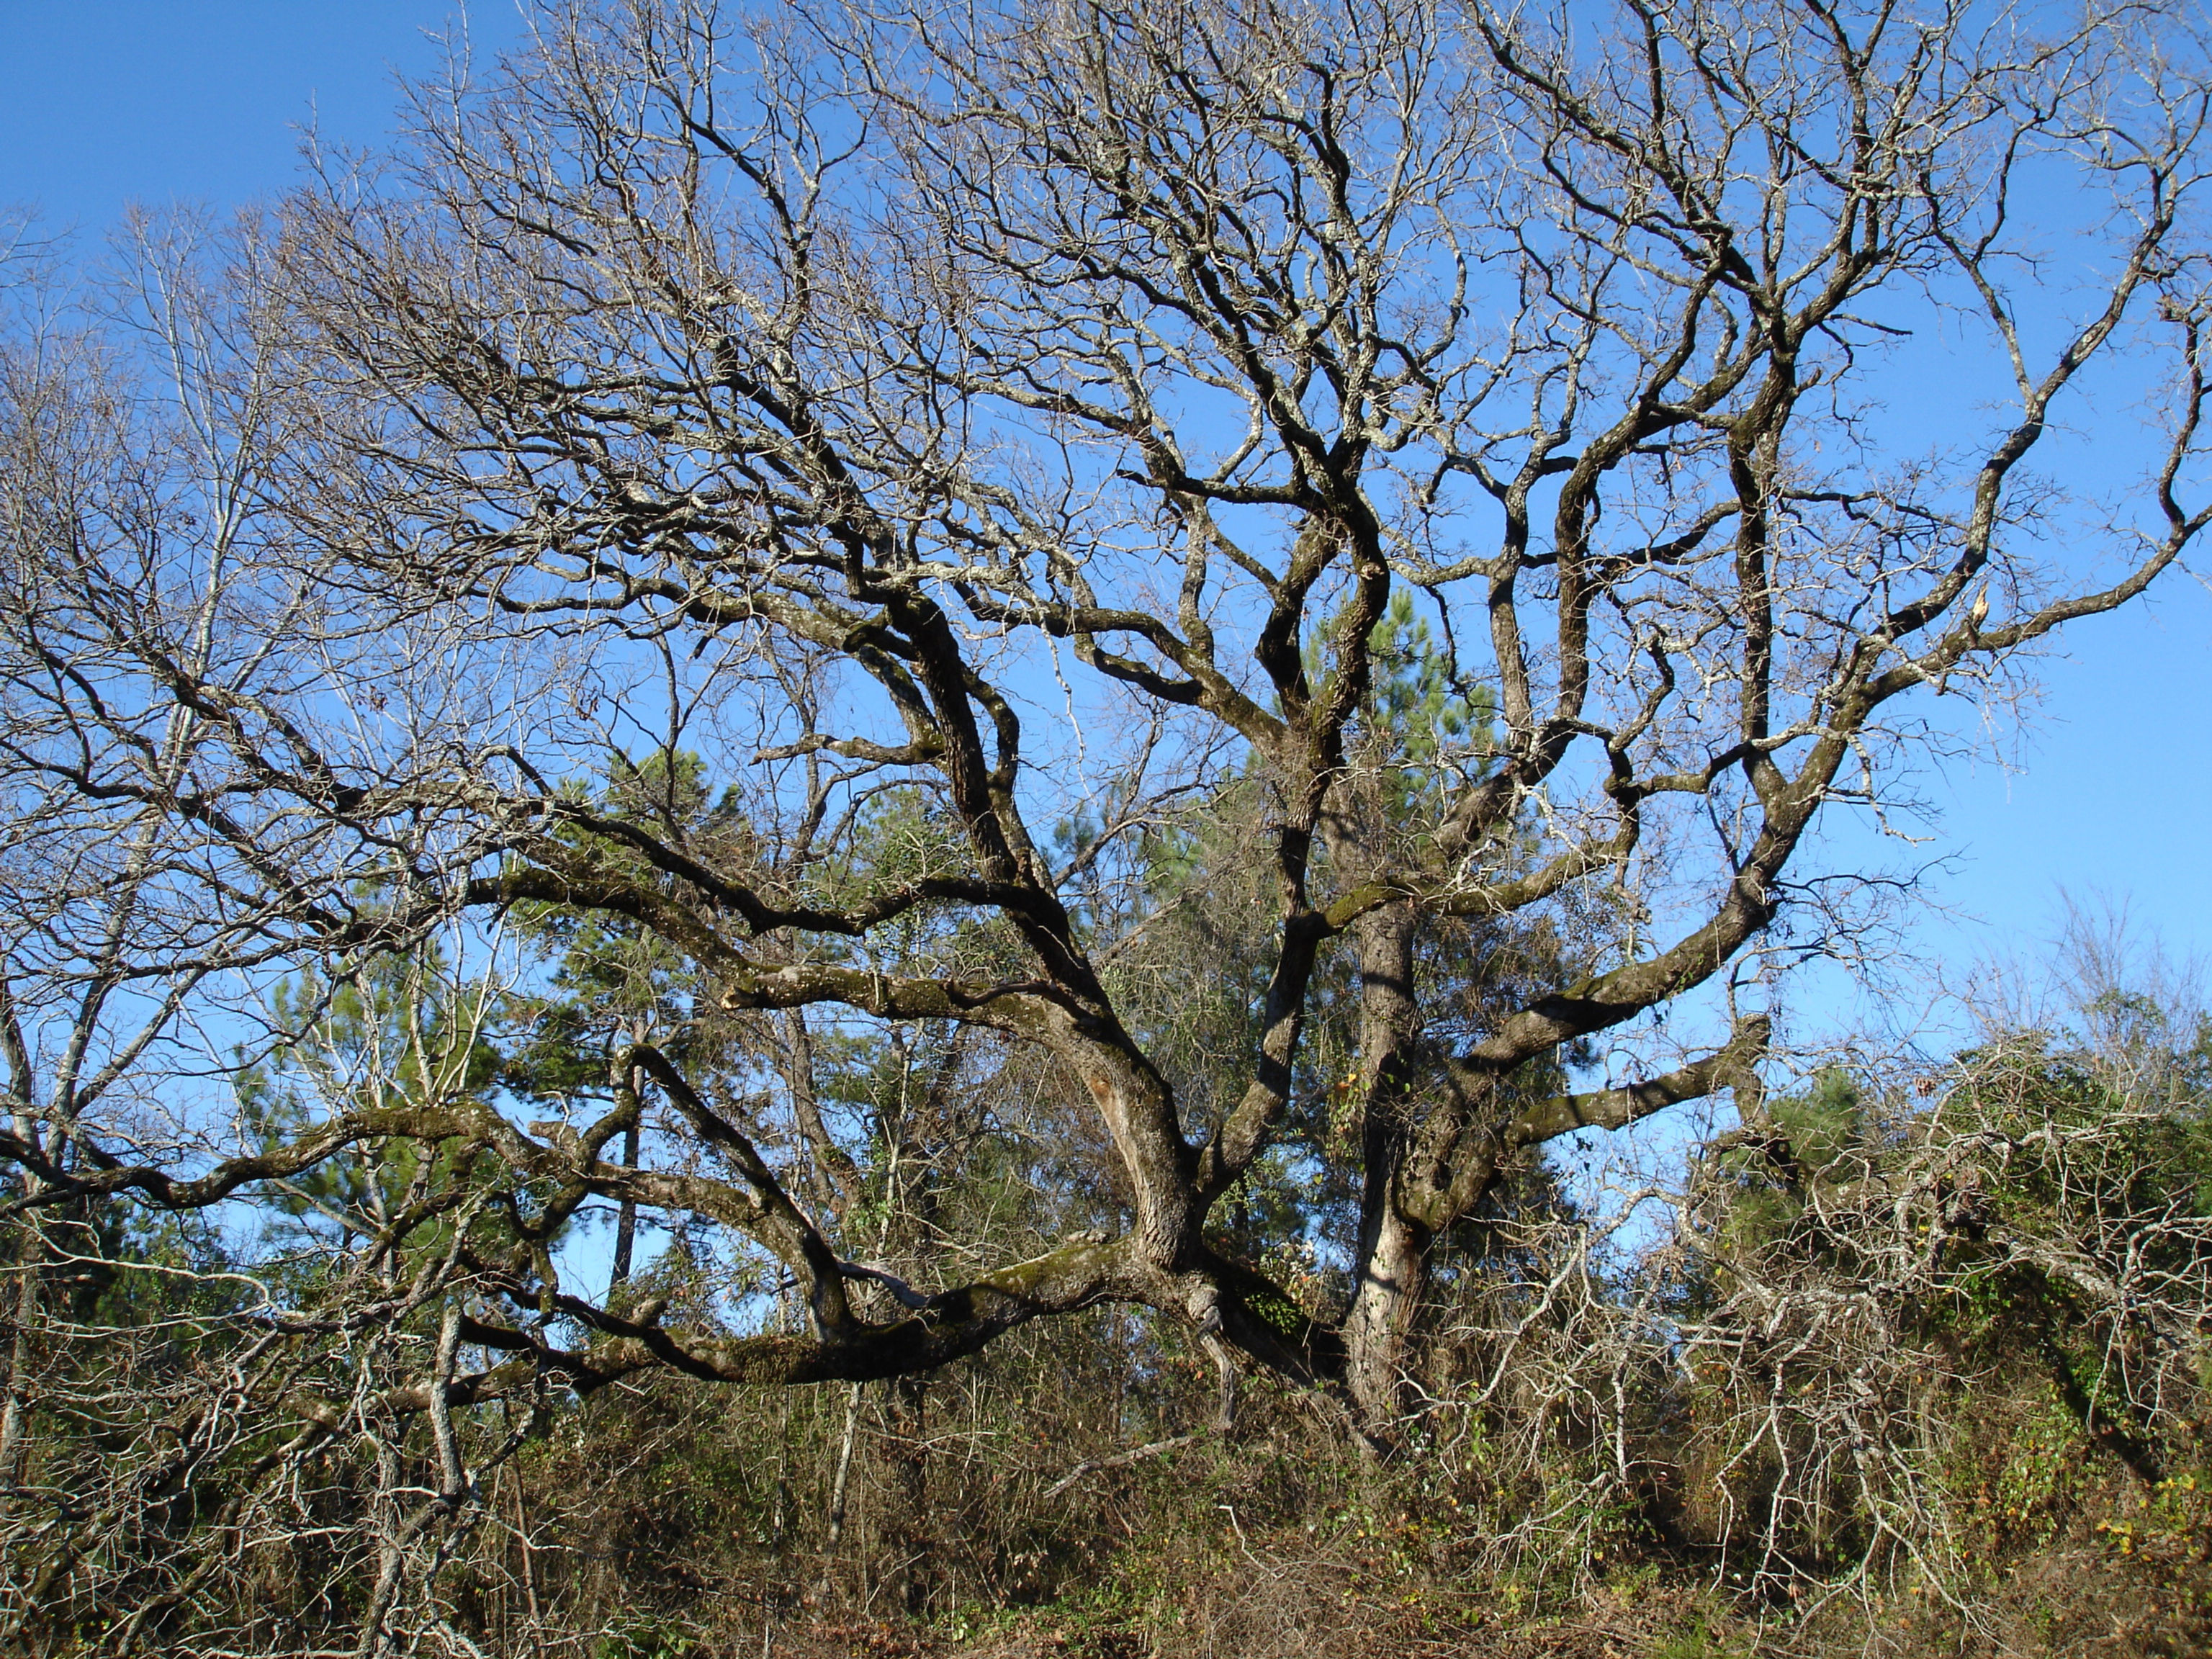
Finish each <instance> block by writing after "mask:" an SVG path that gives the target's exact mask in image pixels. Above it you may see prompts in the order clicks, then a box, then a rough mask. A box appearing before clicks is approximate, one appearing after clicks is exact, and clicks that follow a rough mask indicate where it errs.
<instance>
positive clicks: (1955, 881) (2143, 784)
mask: <svg viewBox="0 0 2212 1659" xmlns="http://www.w3.org/2000/svg"><path fill="white" fill-rule="evenodd" d="M456 15H457V11H456V9H455V8H453V7H450V6H448V5H447V4H444V3H440V0H158V3H155V0H75V3H69V4H56V3H53V0H0V71H3V72H4V77H5V78H4V85H5V87H6V94H5V96H4V97H0V204H15V205H24V206H35V207H37V208H39V209H40V210H42V211H43V215H44V216H45V218H46V221H47V222H49V223H50V224H54V225H58V226H70V225H74V226H75V227H76V228H78V229H79V230H80V231H81V232H82V233H83V234H85V235H86V236H87V238H88V239H89V240H97V238H98V236H99V234H100V232H101V230H102V229H103V228H105V227H106V225H108V224H109V223H111V222H112V221H113V219H114V218H115V216H116V215H117V214H118V212H119V211H120V210H121V209H122V208H123V207H124V206H125V204H127V203H129V202H131V201H133V200H137V201H143V202H146V203H149V204H167V203H171V202H177V201H185V202H197V203H204V204H209V205H211V206H214V207H216V208H222V207H224V206H227V205H230V204H237V203H240V202H243V201H246V200H249V199H252V197H257V196H260V195H265V194H268V193H270V192H273V191H278V190H281V189H282V188H283V186H284V185H285V183H286V181H287V179H289V176H290V174H291V173H292V170H293V168H294V167H295V163H296V156H297V150H298V147H299V143H300V140H301V131H300V130H301V128H303V127H304V126H306V125H307V124H309V123H310V122H313V123H315V124H317V125H319V128H320V130H321V131H323V132H324V133H325V135H327V136H328V137H331V138H332V139H334V140H337V141H341V142H349V143H365V142H369V141H373V140H374V138H376V137H378V135H379V134H380V132H382V131H384V130H385V127H386V119H387V115H388V112H389V110H390V108H391V105H392V88H391V76H392V71H393V70H395V69H398V70H404V71H408V72H411V73H422V72H426V71H428V70H430V69H431V68H432V67H433V66H434V65H435V64H436V62H437V61H438V50H437V48H436V47H435V46H434V45H433V44H432V43H431V42H429V41H428V40H426V39H425V32H426V31H431V32H436V31H442V30H444V29H446V28H447V27H448V26H449V22H450V21H452V20H453V18H454V17H455V16H456ZM470 27H471V33H472V35H473V38H474V40H475V41H476V42H477V45H478V46H479V47H480V48H483V47H485V46H492V47H496V46H498V45H499V44H500V43H501V42H503V41H506V40H511V39H512V38H513V35H514V33H515V32H516V28H517V23H516V17H515V13H514V10H513V6H512V4H511V0H483V3H480V4H479V5H478V6H477V8H476V9H475V11H474V14H473V15H472V16H471V20H470ZM2204 562H2205V564H2206V566H2207V568H2212V551H2208V553H2207V555H2206V556H2205V559H2204ZM2062 648H2063V649H2064V650H2065V651H2066V652H2067V653H2068V656H2067V659H2063V660H2058V661H2054V662H2051V663H2050V664H2048V665H2046V671H2045V679H2046V683H2047V684H2048V687H2049V693H2050V695H2049V696H2048V698H2047V700H2046V703H2045V714H2044V715H2043V716H2042V718H2041V719H2040V720H2039V722H2038V724H2037V725H2036V726H2035V727H2034V728H2033V730H2032V731H2031V732H2029V734H2028V735H2027V738H2025V740H2024V741H2020V742H2017V743H2015V742H2013V741H2012V740H2011V739H2010V738H2008V739H2007V742H2006V747H2007V749H2008V750H2010V751H2012V752H2014V753H2015V755H2016V757H2017V759H2018V760H2019V762H2020V763H2021V767H2022V769H2021V770H2020V771H2018V772H2016V773H2013V774H2010V775H2008V774H2007V773H2006V772H2005V771H2004V770H2003V769H2001V768H2000V767H1998V766H1996V765H1995V764H1993V763H1990V762H1987V761H1984V762H1981V763H1975V764H1971V765H1970V764H1966V763H1959V764H1957V765H1955V766H1954V767H1953V768H1952V769H1950V771H1949V772H1948V775H1944V776H1942V777H1939V778H1936V779H1934V780H1932V781H1931V785H1930V790H1929V793H1930V794H1931V796H1932V798H1933V799H1935V800H1936V802H1937V803H1938V804H1940V805H1942V806H1943V807H1944V809H1945V811H1946V815H1947V816H1946V821H1945V823H1944V824H1943V826H1942V831H1941V836H1940V841H1939V843H1938V845H1939V846H1941V847H1942V848H1946V849H1948V850H1950V851H1952V852H1954V853H1955V854H1957V855H1958V862H1957V865H1956V867H1955V868H1954V870H1953V871H1952V872H1949V873H1948V874H1946V875H1944V876H1942V877H1940V878H1938V879H1937V881H1936V884H1935V892H1936V896H1938V897H1939V898H1940V899H1941V900H1942V902H1944V903H1945V904H1946V905H1948V907H1950V909H1951V911H1952V912H1953V913H1954V914H1953V915H1948V916H1947V915H1932V914H1931V915H1927V916H1925V917H1924V918H1923V919H1922V920H1921V921H1919V922H1918V923H1917V925H1916V927H1915V930H1914V932H1915V943H1916V945H1917V948H1918V949H1919V950H1921V951H1925V952H1927V953H1929V955H1930V956H1932V957H1937V958H1940V959H1942V961H1944V962H1945V963H1948V964H1949V965H1950V966H1951V967H1952V968H1953V969H1954V970H1963V969H1965V968H1966V964H1968V963H1971V962H1972V960H1973V959H1974V958H1975V957H1978V956H1979V955H1981V954H1983V953H1984V952H1986V951H2004V950H2007V949H2011V948H2018V947H2021V946H2024V945H2027V944H2028V943H2030V942H2031V941H2032V940H2033V939H2036V938H2038V937H2040V936H2045V935H2047V934H2049V933H2051V932H2052V931H2053V929H2054V928H2055V926H2056V919H2057V893H2058V890H2059V888H2060V887H2061V885H2062V884H2063V885H2065V886H2067V887H2070V888H2072V889H2073V890H2075V891H2077V892H2080V893H2089V892H2093V891H2094V892H2102V893H2105V894H2107V895H2109V896H2112V897H2113V898H2114V899H2116V900H2119V901H2122V902H2129V903H2130V904H2131V906H2132V908H2133V910H2134V912H2135V915H2136V918H2137V919H2138V920H2139V921H2142V922H2143V923H2145V924H2147V925H2148V926H2151V927H2156V928H2157V929H2159V930H2160V931H2161V932H2162V933H2164V935H2165V937H2166V941H2167V943H2168V945H2170V946H2172V947H2173V948H2175V949H2177V950H2179V951H2200V950H2201V951H2212V867H2208V860H2207V856H2206V851H2207V849H2206V808H2207V806H2208V804H2212V721H2208V718H2207V716H2208V714H2212V595H2208V594H2207V592H2206V591H2205V589H2204V588H2203V586H2201V585H2199V584H2198V583H2197V581H2196V580H2194V578H2192V577H2191V576H2188V575H2185V574H2183V575H2178V576H2175V577H2172V578H2171V579H2169V580H2168V582H2167V584H2166V586H2165V587H2164V588H2163V590H2162V592H2161V597H2160V599H2159V600H2158V602H2157V603H2156V604H2155V605H2153V606H2151V607H2149V608H2148V609H2143V610H2139V611H2136V612H2134V613H2132V614H2130V615H2126V616H2123V617H2107V618H2101V619H2098V620H2095V621H2092V622H2090V623H2085V624H2082V625H2081V626H2080V627H2079V628H2078V629H2076V631H2075V633H2074V635H2072V636H2071V637H2070V639H2069V641H2068V643H2067V644H2066V645H2065V646H2064V647H2062ZM1951 707H1952V708H1953V709H1954V711H1956V713H1958V714H1964V713H1965V712H1966V710H1965V708H1964V706H1963V705H1962V704H1960V703H1959V702H1957V701H1956V700H1951ZM1856 841H1857V836H1855V835H1854V834H1853V833H1851V832H1848V831H1847V832H1845V833H1843V834H1841V835H1839V836H1836V837H1835V838H1834V842H1835V845H1836V847H1837V850H1838V851H1846V850H1847V849H1849V848H1851V847H1852V845H1853V844H1854V843H1855V842H1856Z"/></svg>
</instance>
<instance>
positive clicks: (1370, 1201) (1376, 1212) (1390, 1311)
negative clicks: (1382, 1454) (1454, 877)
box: [1344, 905, 1430, 1445]
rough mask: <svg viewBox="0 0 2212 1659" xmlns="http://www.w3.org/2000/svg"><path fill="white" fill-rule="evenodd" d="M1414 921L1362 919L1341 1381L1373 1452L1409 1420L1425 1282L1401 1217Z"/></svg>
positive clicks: (1398, 912) (1404, 911)
mask: <svg viewBox="0 0 2212 1659" xmlns="http://www.w3.org/2000/svg"><path fill="white" fill-rule="evenodd" d="M1417 927H1419V918H1418V917H1417V916H1416V915H1414V913H1413V908H1412V907H1411V906H1408V905H1397V906H1394V907H1392V908H1389V909H1387V910H1380V911H1377V912H1376V913H1374V914H1373V915H1370V916H1367V917H1365V918H1364V919H1363V920H1362V921H1360V922H1359V924H1358V927H1357V929H1356V930H1355V942H1356V944H1357V945H1358V951H1359V979H1360V983H1359V1060H1360V1082H1361V1084H1362V1085H1363V1088H1364V1110H1363V1113H1362V1119H1361V1126H1360V1137H1361V1140H1362V1143H1363V1144H1362V1148H1361V1152H1362V1161H1363V1165H1364V1172H1365V1177H1366V1181H1365V1186H1364V1189H1363V1192H1362V1194H1361V1199H1360V1217H1359V1247H1358V1274H1359V1277H1358V1284H1357V1285H1356V1286H1355V1287H1354V1289H1353V1291H1352V1307H1351V1310H1350V1311H1349V1312H1348V1313H1347V1314H1346V1316H1345V1322H1344V1336H1345V1346H1346V1383H1347V1384H1348V1385H1349V1387H1350V1388H1351V1390H1352V1399H1353V1401H1355V1402H1356V1404H1357V1405H1358V1409H1359V1413H1360V1418H1361V1427H1362V1428H1363V1430H1364V1431H1365V1433H1366V1435H1367V1437H1368V1438H1369V1440H1370V1443H1376V1444H1380V1445H1387V1444H1389V1443H1391V1442H1392V1441H1393V1440H1395V1437H1396V1429H1397V1425H1398V1423H1399V1421H1400V1419H1401V1418H1402V1417H1403V1416H1404V1414H1405V1408H1406V1400H1405V1382H1406V1364H1407V1346H1408V1343H1409V1340H1410V1338H1411V1336H1412V1334H1413V1322H1414V1318H1415V1316H1416V1315H1417V1313H1418V1312H1419V1308H1420V1302H1421V1294H1422V1291H1423V1290H1424V1289H1425V1286H1426V1284H1427V1281H1428V1256H1429V1243H1430V1235H1429V1231H1428V1229H1427V1228H1426V1227H1425V1226H1423V1225H1421V1224H1420V1223H1419V1221H1418V1220H1416V1219H1414V1218H1413V1217H1412V1216H1409V1215H1407V1213H1406V1211H1405V1206H1404V1203H1403V1198H1404V1189H1403V1177H1404V1172H1405V1166H1406V1160H1407V1153H1408V1152H1409V1150H1410V1149H1411V1147H1412V1145H1413V1133H1414V1129H1415V1127H1416V1126H1415V1123H1414V1121H1413V1119H1414V1102H1413V1091H1412V1085H1413V1079H1414V1077H1415V1076H1416V1074H1417V1056H1416V1054H1415V1047H1416V1044H1417V1042H1418V1041H1419V1035H1420V1012H1419V1007H1418V1006H1417V1002H1416V999H1415V995H1414V991H1415V987H1414V983H1413V941H1414V934H1415V931H1416V929H1417Z"/></svg>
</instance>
